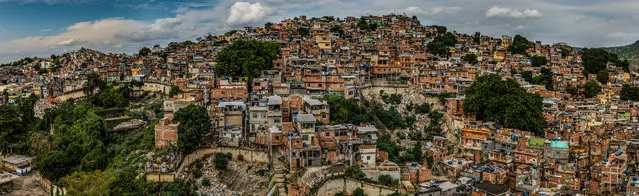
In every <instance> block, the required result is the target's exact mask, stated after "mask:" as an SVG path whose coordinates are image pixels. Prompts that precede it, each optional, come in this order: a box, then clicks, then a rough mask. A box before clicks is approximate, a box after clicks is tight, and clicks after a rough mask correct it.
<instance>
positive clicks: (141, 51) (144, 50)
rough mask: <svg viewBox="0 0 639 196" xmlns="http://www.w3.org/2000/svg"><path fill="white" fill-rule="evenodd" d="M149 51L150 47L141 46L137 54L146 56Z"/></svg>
mask: <svg viewBox="0 0 639 196" xmlns="http://www.w3.org/2000/svg"><path fill="white" fill-rule="evenodd" d="M149 53H151V49H149V48H147V47H142V48H141V49H140V51H138V54H139V55H140V56H147V55H149Z"/></svg>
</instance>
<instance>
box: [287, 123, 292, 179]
mask: <svg viewBox="0 0 639 196" xmlns="http://www.w3.org/2000/svg"><path fill="white" fill-rule="evenodd" d="M287 134H288V142H289V145H288V149H289V150H288V162H289V173H293V132H288V133H287Z"/></svg>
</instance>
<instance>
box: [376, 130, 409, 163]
mask: <svg viewBox="0 0 639 196" xmlns="http://www.w3.org/2000/svg"><path fill="white" fill-rule="evenodd" d="M377 149H379V150H381V151H384V152H387V153H388V159H389V160H391V161H393V162H399V153H400V152H401V151H403V148H402V147H401V146H400V145H398V144H397V143H396V142H395V141H393V140H391V138H390V135H382V136H381V137H380V138H379V139H378V140H377Z"/></svg>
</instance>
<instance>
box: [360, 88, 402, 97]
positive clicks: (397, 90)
mask: <svg viewBox="0 0 639 196" xmlns="http://www.w3.org/2000/svg"><path fill="white" fill-rule="evenodd" d="M380 90H384V93H386V94H394V93H396V94H404V93H405V92H406V91H407V90H408V87H377V86H370V87H365V88H362V95H363V96H368V95H369V94H374V95H379V91H380Z"/></svg>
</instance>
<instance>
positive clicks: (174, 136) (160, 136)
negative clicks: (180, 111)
mask: <svg viewBox="0 0 639 196" xmlns="http://www.w3.org/2000/svg"><path fill="white" fill-rule="evenodd" d="M172 121H173V118H172V117H164V118H162V119H161V120H160V122H159V123H158V124H156V125H155V147H158V148H162V147H164V146H167V145H177V140H178V131H177V129H178V125H180V123H179V122H178V123H173V122H172Z"/></svg>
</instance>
